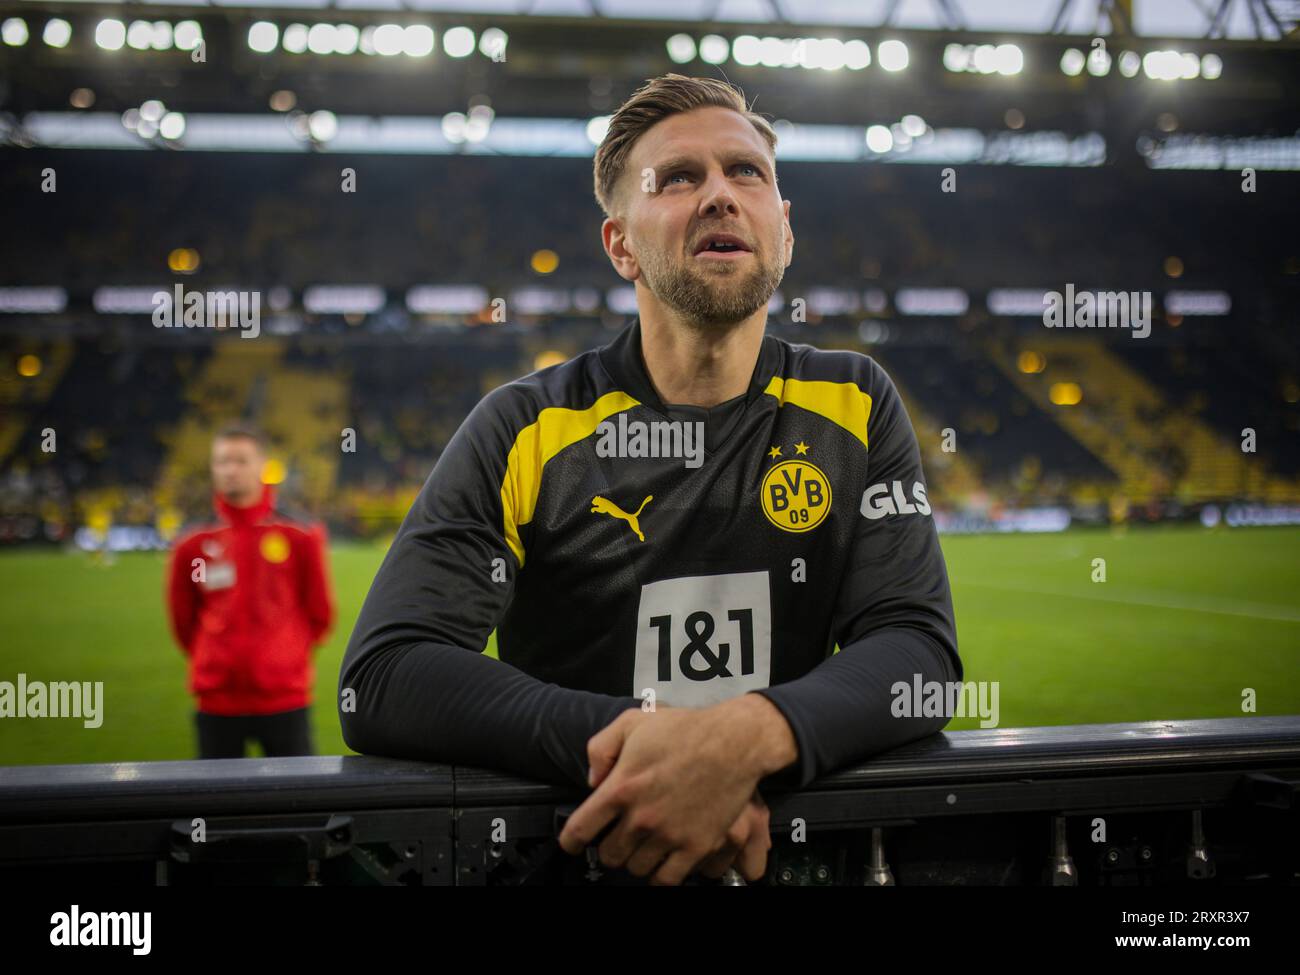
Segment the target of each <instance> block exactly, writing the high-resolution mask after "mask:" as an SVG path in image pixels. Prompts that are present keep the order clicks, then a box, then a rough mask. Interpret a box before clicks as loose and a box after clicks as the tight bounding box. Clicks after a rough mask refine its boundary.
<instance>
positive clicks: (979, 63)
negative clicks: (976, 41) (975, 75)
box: [971, 44, 998, 74]
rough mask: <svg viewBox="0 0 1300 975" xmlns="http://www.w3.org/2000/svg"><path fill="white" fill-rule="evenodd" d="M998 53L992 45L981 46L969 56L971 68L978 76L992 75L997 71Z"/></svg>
mask: <svg viewBox="0 0 1300 975" xmlns="http://www.w3.org/2000/svg"><path fill="white" fill-rule="evenodd" d="M997 56H998V51H997V48H995V47H994V46H993V45H992V44H981V45H979V46H978V47H976V48H975V53H974V54H973V55H972V56H971V66H972V67H974V69H975V70H976V71H978V72H979V73H980V74H992V73H993V72H994V71H996V70H997V69H998V66H997Z"/></svg>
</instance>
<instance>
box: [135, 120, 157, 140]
mask: <svg viewBox="0 0 1300 975" xmlns="http://www.w3.org/2000/svg"><path fill="white" fill-rule="evenodd" d="M135 134H136V135H138V136H139V137H140V138H142V139H152V138H153V137H154V136H155V135H157V134H158V123H157V122H151V121H149V119H147V118H142V119H140V124H139V125H137V126H136V127H135Z"/></svg>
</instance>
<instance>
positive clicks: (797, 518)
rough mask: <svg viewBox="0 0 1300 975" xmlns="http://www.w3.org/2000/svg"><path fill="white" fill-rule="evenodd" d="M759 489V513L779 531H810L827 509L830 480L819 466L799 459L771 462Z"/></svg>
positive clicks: (829, 502) (820, 520)
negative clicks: (760, 502) (760, 499)
mask: <svg viewBox="0 0 1300 975" xmlns="http://www.w3.org/2000/svg"><path fill="white" fill-rule="evenodd" d="M805 449H806V448H805ZM760 492H761V498H762V503H763V514H765V515H767V520H768V521H770V522H771V523H772V524H774V525H776V527H777V528H780V529H781V530H782V531H787V532H806V531H811V530H812V529H814V528H816V527H817V526H818V525H820V524H821V523H822V520H823V519H824V518H825V517H826V513H827V512H828V511H830V510H831V483H830V481H829V480H827V478H826V475H825V474H823V473H822V470H821V468H820V467H818V466H817V465H816V464H814V463H812V462H811V461H808V460H804V459H802V458H791V459H790V460H783V461H781V462H780V463H778V464H775V465H774V466H773V467H772V469H771V470H769V471H768V472H767V475H766V476H765V477H764V478H763V486H762V487H761V488H760Z"/></svg>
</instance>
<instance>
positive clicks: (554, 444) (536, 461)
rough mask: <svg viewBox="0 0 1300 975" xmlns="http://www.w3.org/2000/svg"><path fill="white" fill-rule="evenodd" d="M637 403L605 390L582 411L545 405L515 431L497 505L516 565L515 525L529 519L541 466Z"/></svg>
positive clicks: (520, 548)
mask: <svg viewBox="0 0 1300 975" xmlns="http://www.w3.org/2000/svg"><path fill="white" fill-rule="evenodd" d="M638 405H639V403H638V401H637V400H635V399H633V398H632V397H631V396H629V395H627V393H623V392H618V391H615V392H612V393H606V394H605V395H604V396H602V397H601V398H600V399H598V400H596V402H595V403H593V404H592V405H591V406H589V407H587V409H585V410H571V409H568V408H566V407H563V406H548V407H547V408H546V409H544V410H542V411H541V412H540V413H539V414H537V419H536V420H534V421H533V422H532V423H530V424H529V425H528V426H526V427H524V428H523V429H522V430H520V431H519V436H517V437H515V443H514V446H513V447H511V448H510V458H509V460H508V461H507V462H506V476H505V478H504V480H502V482H501V508H502V511H503V512H504V514H505V534H506V544H508V545H509V546H510V551H512V552H514V553H515V558H517V559H518V560H519V565H520V567H522V566H523V564H524V545H523V542H522V541H520V538H519V526H520V525H526V524H528V523H529V522H530V521H532V520H533V512H534V511H536V509H537V495H538V493H539V492H540V491H541V489H542V468H543V467H545V466H546V464H547V462H548V461H550V460H551V458H552V457H554V456H555V455H556V454H558V453H559V452H560V451H561V450H563V449H564V448H565V447H568V446H570V445H572V444H575V443H577V442H578V441H579V440H583V439H585V438H587V437H589V436H591V435H592V434H593V433H595V432H596V427H598V426H599V425H600V424H601V423H602V422H603V421H604V420H606V419H607V418H608V417H610V416H613V415H614V414H616V413H621V412H623V411H624V410H627V409H631V408H632V407H633V406H638Z"/></svg>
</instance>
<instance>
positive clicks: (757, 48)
mask: <svg viewBox="0 0 1300 975" xmlns="http://www.w3.org/2000/svg"><path fill="white" fill-rule="evenodd" d="M762 53H763V42H762V41H760V40H759V39H758V38H757V37H755V36H754V35H753V34H741V35H740V36H739V37H737V38H736V39H735V40H734V41H732V42H731V56H732V58H733V59H734V60H735V62H736V63H737V64H743V65H745V66H746V67H753V66H754V65H756V64H758V62H759V58H760V57H761V56H762Z"/></svg>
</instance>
